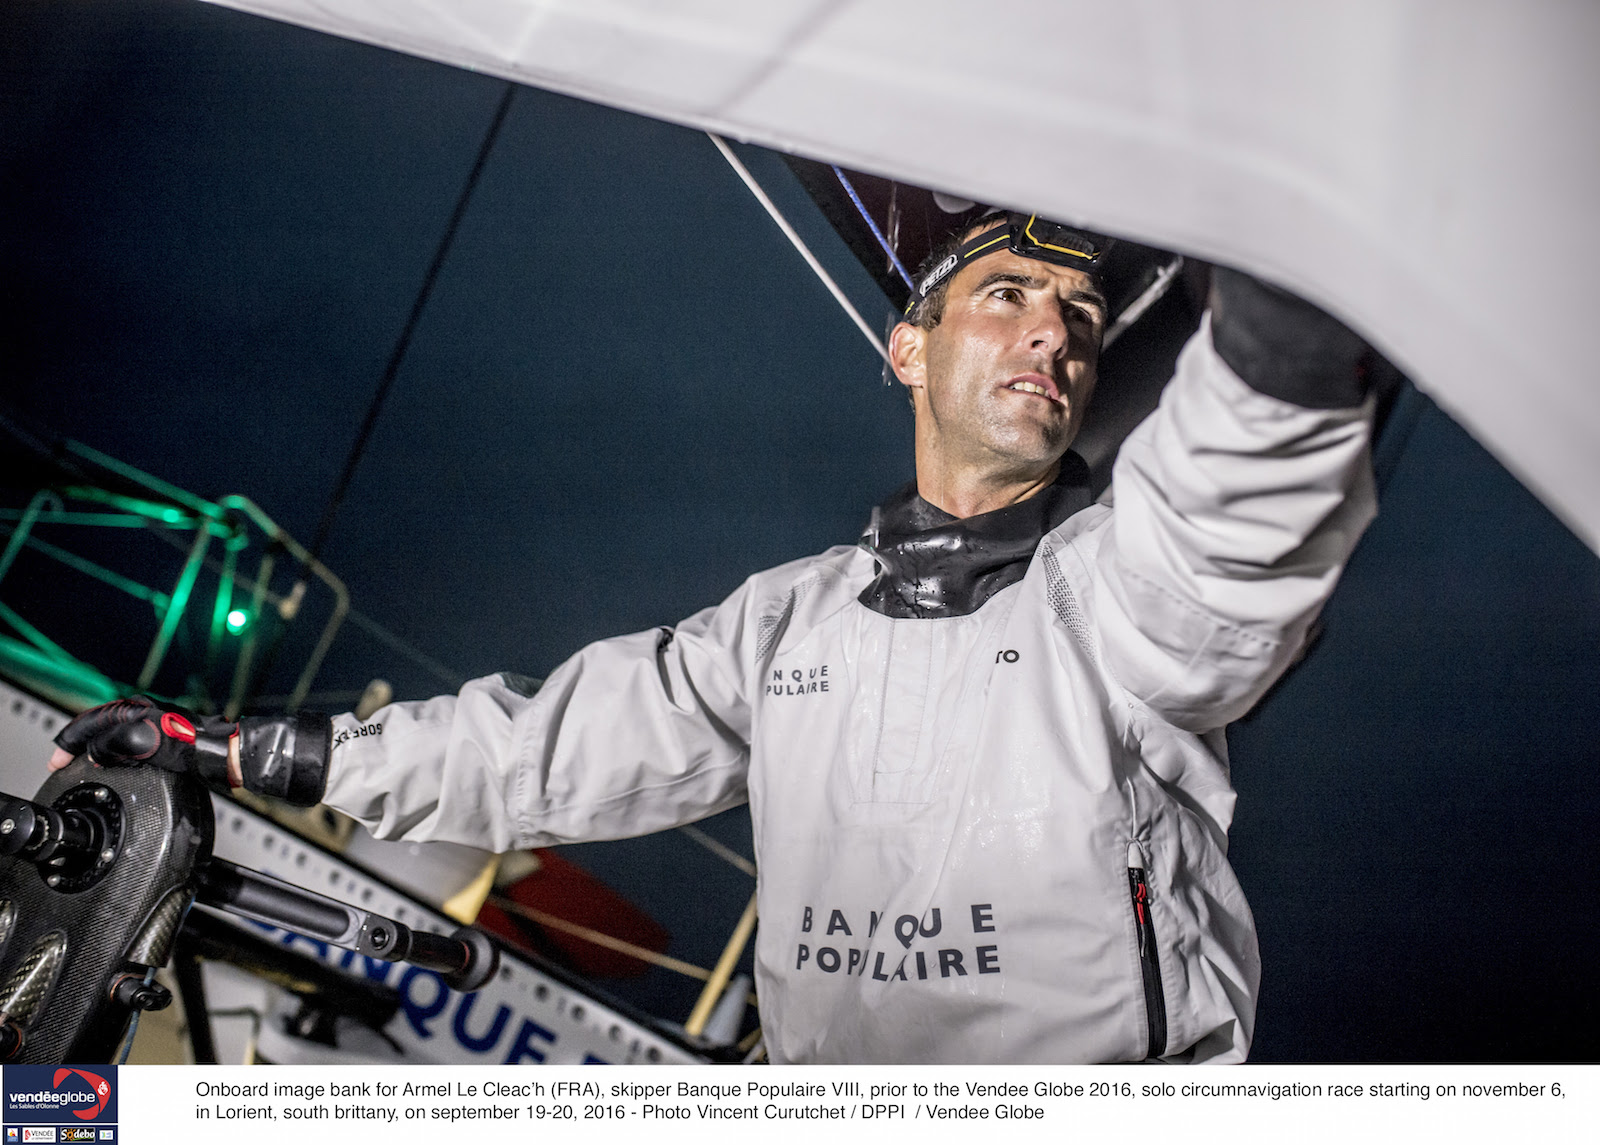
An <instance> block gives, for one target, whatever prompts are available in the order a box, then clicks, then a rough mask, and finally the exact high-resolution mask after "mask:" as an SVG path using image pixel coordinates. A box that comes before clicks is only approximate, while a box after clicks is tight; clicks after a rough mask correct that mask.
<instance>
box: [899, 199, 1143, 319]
mask: <svg viewBox="0 0 1600 1145" xmlns="http://www.w3.org/2000/svg"><path fill="white" fill-rule="evenodd" d="M1114 241H1115V240H1114V239H1108V238H1105V237H1103V236H1101V235H1097V234H1093V233H1091V232H1089V231H1080V230H1077V229H1075V228H1073V227H1067V226H1062V225H1061V224H1060V223H1052V222H1050V221H1049V220H1048V219H1041V218H1040V217H1039V216H1038V215H1030V214H1026V213H1024V212H1022V211H1012V212H1010V213H1009V214H1007V215H1006V216H1004V218H1003V219H999V220H998V221H997V222H996V224H995V225H994V226H992V227H989V228H987V229H986V230H984V231H982V232H980V233H978V234H975V235H973V236H972V237H971V238H970V239H968V240H967V241H966V242H964V243H962V244H961V245H960V246H959V247H957V248H956V251H955V253H954V254H952V255H950V256H949V257H948V258H946V259H945V260H944V261H943V262H941V263H939V265H938V266H936V267H934V268H933V269H932V270H930V271H929V272H928V273H927V274H926V275H924V276H923V278H922V280H921V281H920V282H918V283H917V284H916V287H915V289H913V290H912V292H911V301H910V302H908V303H907V304H906V310H905V312H906V314H907V315H908V316H909V315H910V314H911V312H912V311H914V310H915V309H916V308H917V305H918V304H919V303H920V302H921V301H922V300H923V299H924V298H926V297H928V295H930V294H932V293H933V292H934V291H935V290H937V289H938V288H939V285H940V284H941V283H942V282H944V281H945V280H946V279H948V278H949V277H950V276H951V275H953V274H954V273H955V272H956V271H958V270H960V269H961V268H962V267H963V266H966V265H967V263H969V262H971V261H972V260H973V259H976V258H982V257H983V256H984V255H986V254H993V253H994V252H995V251H997V250H1000V249H1002V247H1004V248H1005V249H1009V250H1010V251H1011V252H1012V253H1013V254H1019V255H1021V256H1022V257H1023V258H1032V259H1037V260H1038V261H1040V262H1049V263H1054V264H1055V265H1056V266H1069V267H1072V268H1073V269H1074V270H1081V271H1084V272H1085V273H1088V274H1094V273H1095V272H1096V270H1097V269H1098V267H1099V264H1100V259H1101V257H1102V256H1103V255H1104V254H1105V253H1106V251H1108V250H1110V249H1111V245H1112V243H1113V242H1114Z"/></svg>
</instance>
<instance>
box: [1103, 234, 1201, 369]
mask: <svg viewBox="0 0 1600 1145" xmlns="http://www.w3.org/2000/svg"><path fill="white" fill-rule="evenodd" d="M1182 269H1183V256H1182V255H1177V256H1175V257H1174V258H1173V260H1172V261H1171V262H1169V263H1167V265H1166V266H1164V267H1162V268H1161V270H1160V271H1158V272H1157V274H1156V277H1155V281H1154V282H1152V283H1151V284H1150V285H1149V286H1147V287H1146V288H1145V290H1144V293H1143V294H1141V295H1139V297H1138V298H1135V299H1134V300H1133V301H1132V302H1130V303H1129V304H1128V308H1127V309H1126V310H1124V311H1123V312H1122V313H1121V314H1119V315H1117V320H1116V321H1115V322H1113V323H1112V324H1111V329H1109V330H1107V331H1106V332H1105V335H1104V336H1103V337H1102V338H1101V339H1100V352H1101V353H1102V354H1103V353H1105V352H1106V351H1107V350H1109V349H1111V344H1112V343H1113V342H1115V341H1116V340H1117V339H1118V338H1120V337H1122V336H1123V335H1124V334H1126V333H1127V332H1128V327H1130V326H1132V325H1133V324H1134V323H1135V322H1137V321H1139V319H1140V318H1142V317H1143V316H1144V312H1145V311H1146V310H1149V309H1150V308H1151V307H1152V306H1154V305H1155V304H1156V303H1157V302H1160V301H1161V300H1162V298H1164V297H1166V293H1167V290H1168V289H1169V288H1170V287H1171V286H1172V284H1173V282H1174V281H1175V280H1176V279H1177V277H1178V272H1179V271H1180V270H1182Z"/></svg>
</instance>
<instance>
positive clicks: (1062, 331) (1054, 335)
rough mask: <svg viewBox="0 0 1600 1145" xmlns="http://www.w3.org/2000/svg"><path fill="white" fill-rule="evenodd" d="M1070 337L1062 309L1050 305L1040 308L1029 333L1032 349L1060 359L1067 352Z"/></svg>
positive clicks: (1029, 343) (1029, 342)
mask: <svg viewBox="0 0 1600 1145" xmlns="http://www.w3.org/2000/svg"><path fill="white" fill-rule="evenodd" d="M1070 337H1071V335H1070V333H1069V332H1068V330H1067V319H1066V315H1064V314H1063V313H1062V312H1061V307H1059V306H1052V305H1049V304H1046V305H1043V306H1040V307H1038V312H1037V314H1036V315H1035V317H1034V322H1033V327H1032V329H1030V330H1029V331H1028V346H1029V348H1030V349H1033V350H1036V351H1039V352H1041V353H1044V354H1048V355H1049V356H1050V357H1052V358H1058V357H1061V356H1062V355H1063V354H1064V353H1065V352H1066V349H1067V344H1068V342H1069V340H1070Z"/></svg>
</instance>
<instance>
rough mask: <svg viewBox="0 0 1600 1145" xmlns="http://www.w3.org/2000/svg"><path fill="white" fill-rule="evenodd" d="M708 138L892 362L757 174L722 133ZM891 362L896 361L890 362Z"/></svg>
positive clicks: (871, 330)
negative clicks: (768, 192) (763, 185)
mask: <svg viewBox="0 0 1600 1145" xmlns="http://www.w3.org/2000/svg"><path fill="white" fill-rule="evenodd" d="M706 137H707V138H708V139H710V140H711V142H713V143H715V144H716V145H717V150H718V151H720V152H722V157H723V158H724V159H726V160H727V161H728V166H730V167H732V168H733V170H734V173H735V174H737V175H738V176H739V178H740V179H742V180H744V185H745V186H746V187H749V188H750V193H751V194H752V195H754V196H755V197H756V202H758V203H760V204H761V205H762V206H763V207H765V208H766V211H767V214H769V215H771V216H772V221H773V222H775V223H777V224H778V229H779V230H781V231H782V232H783V234H784V237H785V238H787V239H788V240H789V241H790V242H791V243H793V244H794V249H795V250H797V251H799V252H800V257H801V258H803V259H805V260H806V265H807V266H809V267H810V268H811V269H812V271H813V272H814V273H815V274H816V276H817V277H818V278H820V279H821V280H822V285H824V286H826V287H827V288H828V293H830V294H832V295H833V299H834V301H835V302H837V303H838V304H839V305H840V306H842V307H843V308H844V312H845V313H846V314H848V315H849V316H850V321H852V322H854V323H855V324H856V328H857V329H858V330H860V331H861V333H862V334H863V335H865V336H866V339H867V341H868V342H871V343H872V348H873V349H874V350H876V351H877V352H878V356H879V357H880V358H882V359H883V360H884V361H885V362H889V351H888V350H887V349H885V348H884V345H883V339H882V338H879V337H878V335H877V334H876V333H874V332H873V329H872V327H871V326H868V325H867V320H866V319H865V318H863V317H861V312H860V311H858V310H857V309H856V308H855V306H854V305H852V304H851V302H850V299H848V298H846V297H845V293H844V291H842V290H840V289H839V284H838V283H837V282H835V281H833V277H832V276H831V275H830V274H829V273H828V272H827V271H826V270H824V269H823V268H822V264H821V263H820V262H818V261H817V256H816V255H814V254H812V253H811V248H810V247H808V246H806V244H805V240H803V239H802V238H801V237H800V236H799V235H798V234H797V233H795V229H794V228H793V227H791V226H790V225H789V220H788V219H786V218H784V217H783V214H782V213H781V212H780V211H779V210H778V207H777V204H775V203H774V202H773V201H772V200H771V199H770V198H768V197H767V193H766V192H765V191H763V190H762V189H761V184H760V183H757V182H756V177H755V176H754V175H752V174H750V169H749V168H747V167H746V166H745V165H744V164H743V163H741V162H740V161H739V157H738V156H737V155H735V154H734V153H733V150H732V148H730V147H729V146H728V144H727V141H726V140H724V139H723V138H722V136H720V135H715V134H713V133H712V132H709V131H708V132H706ZM890 365H893V363H892V362H890Z"/></svg>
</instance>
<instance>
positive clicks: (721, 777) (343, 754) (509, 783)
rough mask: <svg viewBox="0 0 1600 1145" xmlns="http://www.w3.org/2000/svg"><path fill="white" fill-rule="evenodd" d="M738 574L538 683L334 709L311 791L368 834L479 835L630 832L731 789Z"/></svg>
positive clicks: (483, 683) (667, 822) (689, 816)
mask: <svg viewBox="0 0 1600 1145" xmlns="http://www.w3.org/2000/svg"><path fill="white" fill-rule="evenodd" d="M747 591H748V585H747V586H746V587H745V588H741V589H740V590H739V591H738V592H736V593H735V594H734V595H733V596H732V597H730V598H729V599H728V600H727V601H725V602H724V603H723V604H721V605H720V606H718V607H716V608H711V609H706V610H705V611H704V612H701V613H698V614H696V615H695V616H693V617H690V618H689V619H688V620H686V621H684V622H683V623H682V624H680V625H678V627H677V628H676V629H666V628H663V629H654V630H651V631H649V632H641V633H636V634H634V635H631V636H621V637H617V638H615V639H612V640H603V641H600V642H599V643H597V644H591V645H590V646H589V647H587V648H585V649H583V650H582V651H581V652H579V653H578V654H577V655H576V656H574V657H572V659H570V660H568V661H567V662H566V663H564V664H562V665H561V666H560V667H559V668H557V669H556V670H555V671H554V672H553V673H552V674H551V675H550V677H549V679H548V680H546V681H545V682H544V684H543V686H542V687H540V688H538V689H537V690H535V689H534V687H533V686H532V684H531V682H530V681H526V680H524V679H522V678H520V677H516V676H512V675H499V676H488V677H485V678H483V679H479V680H473V681H470V682H469V683H468V684H467V685H466V686H465V687H463V688H462V689H461V692H460V694H459V695H456V696H441V697H438V698H436V699H432V700H426V701H421V702H414V703H397V704H391V705H389V706H388V707H386V708H381V709H379V710H378V711H377V712H376V713H374V714H373V715H372V716H371V717H370V718H369V719H367V720H365V721H359V720H357V719H356V718H355V717H354V716H348V715H346V716H336V717H335V718H334V731H333V750H332V762H331V766H330V769H329V779H328V787H327V795H326V802H327V803H328V804H329V805H330V806H333V807H336V808H338V809H339V810H341V811H343V812H345V813H346V814H348V815H351V816H353V817H354V818H355V819H357V820H359V821H360V822H361V823H363V824H364V825H365V826H366V827H368V828H369V829H370V830H371V831H372V832H373V833H374V834H376V835H378V836H379V837H380V838H404V839H411V840H424V839H442V840H450V841H453V842H458V843H467V844H470V845H472V846H477V847H484V848H487V849H490V850H495V851H505V850H510V849H512V848H517V847H531V846H542V845H547V844H554V843H566V842H575V841H578V840H594V839H613V838H621V837H625V836H630V835H641V834H645V833H648V832H651V831H658V830H662V829H664V828H667V827H671V826H676V825H678V824H682V823H687V822H690V821H692V820H695V819H699V818H702V817H704V816H706V815H710V814H714V813H715V812H718V811H722V810H726V809H727V808H729V807H734V806H737V805H738V804H740V803H743V802H744V801H745V799H746V790H745V777H746V770H747V765H748V761H749V748H748V744H749V737H750V726H749V720H750V716H749V703H748V700H747V697H746V696H745V694H744V686H745V673H744V670H743V668H742V666H741V665H742V663H743V657H744V655H745V652H746V649H745V647H744V643H745V637H746V624H745V612H746V610H745V598H746V595H747Z"/></svg>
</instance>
